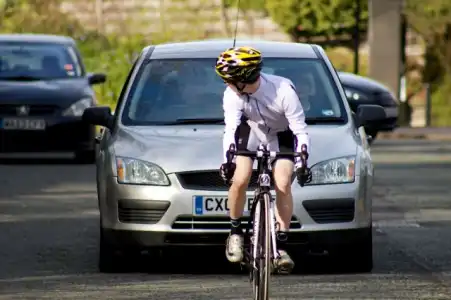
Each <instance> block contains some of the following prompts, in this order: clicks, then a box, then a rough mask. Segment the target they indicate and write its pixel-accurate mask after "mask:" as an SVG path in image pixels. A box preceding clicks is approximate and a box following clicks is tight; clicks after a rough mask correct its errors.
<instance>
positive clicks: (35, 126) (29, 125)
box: [0, 118, 46, 130]
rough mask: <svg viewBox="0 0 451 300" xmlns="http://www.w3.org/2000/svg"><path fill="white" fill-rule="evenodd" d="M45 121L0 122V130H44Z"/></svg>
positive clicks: (7, 119)
mask: <svg viewBox="0 0 451 300" xmlns="http://www.w3.org/2000/svg"><path fill="white" fill-rule="evenodd" d="M45 125H46V124H45V120H39V119H9V118H5V119H3V120H0V128H2V129H5V130H45Z"/></svg>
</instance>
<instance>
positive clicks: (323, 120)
mask: <svg viewBox="0 0 451 300" xmlns="http://www.w3.org/2000/svg"><path fill="white" fill-rule="evenodd" d="M345 122H346V119H345V118H342V117H318V118H306V119H305V123H307V124H308V125H316V124H344V123H345Z"/></svg>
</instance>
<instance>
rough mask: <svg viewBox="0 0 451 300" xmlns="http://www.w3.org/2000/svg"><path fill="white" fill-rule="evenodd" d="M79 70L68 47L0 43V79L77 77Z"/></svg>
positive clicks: (75, 56)
mask: <svg viewBox="0 0 451 300" xmlns="http://www.w3.org/2000/svg"><path fill="white" fill-rule="evenodd" d="M81 74H82V69H81V66H80V63H79V61H78V59H77V55H76V52H75V51H74V49H73V48H72V47H70V46H66V45H60V44H49V43H27V42H1V43H0V80H50V79H60V78H74V77H80V76H81Z"/></svg>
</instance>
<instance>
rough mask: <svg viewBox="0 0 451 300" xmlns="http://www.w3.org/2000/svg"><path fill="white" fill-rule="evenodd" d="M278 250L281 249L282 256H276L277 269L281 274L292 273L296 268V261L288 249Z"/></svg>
mask: <svg viewBox="0 0 451 300" xmlns="http://www.w3.org/2000/svg"><path fill="white" fill-rule="evenodd" d="M278 251H279V255H280V256H279V258H276V259H275V260H274V264H275V266H274V268H275V271H276V272H277V273H279V274H290V273H291V271H293V268H294V261H293V260H292V259H291V257H290V256H289V255H288V253H287V251H285V250H278Z"/></svg>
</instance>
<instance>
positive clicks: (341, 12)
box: [265, 0, 368, 41]
mask: <svg viewBox="0 0 451 300" xmlns="http://www.w3.org/2000/svg"><path fill="white" fill-rule="evenodd" d="M358 1H360V4H361V22H362V24H363V25H364V24H366V22H367V20H368V1H366V0H358ZM356 5H357V2H356V1H355V0H267V1H266V6H265V7H266V9H267V10H268V12H269V15H270V16H271V17H272V19H273V20H274V21H275V22H276V23H277V24H279V25H280V26H281V27H282V28H283V30H284V31H285V32H286V33H288V34H289V35H290V36H291V37H292V39H293V40H294V41H297V40H298V39H299V37H310V36H319V35H322V36H328V37H332V36H334V35H337V34H342V33H352V30H353V27H354V24H355V16H354V11H355V7H356Z"/></svg>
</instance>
